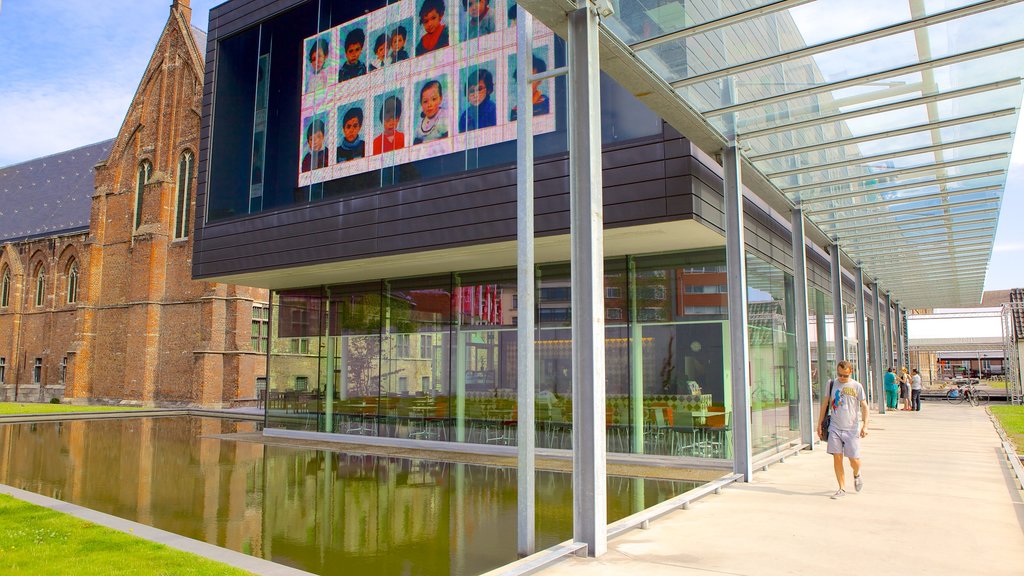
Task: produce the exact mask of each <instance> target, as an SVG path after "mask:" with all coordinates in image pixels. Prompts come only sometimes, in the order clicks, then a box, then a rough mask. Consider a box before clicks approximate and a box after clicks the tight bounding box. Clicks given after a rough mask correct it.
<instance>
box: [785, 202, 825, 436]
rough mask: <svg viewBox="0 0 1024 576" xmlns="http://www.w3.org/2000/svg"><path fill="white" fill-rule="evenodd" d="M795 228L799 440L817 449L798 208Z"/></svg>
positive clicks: (804, 257) (801, 214)
mask: <svg viewBox="0 0 1024 576" xmlns="http://www.w3.org/2000/svg"><path fill="white" fill-rule="evenodd" d="M792 224H793V226H792V227H793V235H792V236H793V292H794V295H793V301H794V303H795V308H796V326H795V327H794V329H795V332H796V381H797V382H799V383H800V385H801V386H802V387H803V388H802V389H801V390H800V440H801V442H803V443H804V444H807V445H808V446H811V447H813V446H814V424H815V422H817V420H816V415H815V413H814V402H813V401H812V394H813V390H814V383H813V382H811V346H810V338H809V336H808V333H807V330H808V325H809V323H810V319H809V318H808V314H807V302H808V301H807V246H806V239H805V238H804V211H803V208H801V207H800V206H797V207H795V208H793V212H792ZM819 345H820V344H819Z"/></svg>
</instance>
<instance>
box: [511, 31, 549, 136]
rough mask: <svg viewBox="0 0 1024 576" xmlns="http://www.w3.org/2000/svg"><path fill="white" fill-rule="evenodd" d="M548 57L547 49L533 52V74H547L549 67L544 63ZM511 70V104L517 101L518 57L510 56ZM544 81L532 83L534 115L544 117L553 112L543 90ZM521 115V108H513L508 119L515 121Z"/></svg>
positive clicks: (536, 49) (542, 48) (537, 49)
mask: <svg viewBox="0 0 1024 576" xmlns="http://www.w3.org/2000/svg"><path fill="white" fill-rule="evenodd" d="M546 56H547V48H544V47H541V48H535V49H534V51H533V73H534V74H540V73H541V72H546V71H547V69H548V65H547V63H546V62H544V58H545V57H546ZM508 62H509V69H510V70H511V71H512V80H511V82H509V102H515V101H516V57H515V55H512V56H509V58H508ZM543 82H544V81H543V80H539V81H536V82H531V84H532V85H533V115H534V116H543V115H544V114H549V113H550V112H551V100H550V99H548V96H547V94H545V93H544V92H543V91H542V90H541V84H542V83H543ZM518 114H519V106H518V105H514V106H512V110H511V111H510V112H509V115H508V119H509V120H510V121H514V120H515V119H516V117H517V116H518Z"/></svg>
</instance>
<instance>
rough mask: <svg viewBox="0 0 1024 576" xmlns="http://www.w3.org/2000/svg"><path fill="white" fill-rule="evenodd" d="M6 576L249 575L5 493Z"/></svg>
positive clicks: (0, 542)
mask: <svg viewBox="0 0 1024 576" xmlns="http://www.w3.org/2000/svg"><path fill="white" fill-rule="evenodd" d="M0 573H2V574H75V575H76V576H89V575H93V574H96V575H103V576H107V575H119V574H147V575H149V574H166V575H168V576H170V575H171V574H173V575H175V576H177V575H205V574H230V575H243V574H249V572H246V571H244V570H239V569H237V568H232V567H230V566H227V565H225V564H220V563H218V562H214V561H212V560H207V559H206V558H201V557H199V556H195V555H193V554H188V553H186V552H181V551H179V550H175V549H173V548H168V547H167V546H164V545H162V544H155V543H153V542H149V541H148V540H143V539H141V538H136V537H134V536H131V535H128V534H125V533H123V532H118V531H117V530H111V529H110V528H104V527H102V526H97V525H96V524H92V523H90V522H86V521H84V520H80V519H78V518H75V517H73V516H68V515H66V514H61V513H60V512H55V511H53V510H50V509H49V508H43V507H41V506H36V505H34V504H29V503H27V502H22V501H21V500H17V499H15V498H11V497H10V496H6V495H4V494H0Z"/></svg>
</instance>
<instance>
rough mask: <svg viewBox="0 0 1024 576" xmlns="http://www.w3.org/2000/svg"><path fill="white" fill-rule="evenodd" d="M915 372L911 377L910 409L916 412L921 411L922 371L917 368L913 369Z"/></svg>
mask: <svg viewBox="0 0 1024 576" xmlns="http://www.w3.org/2000/svg"><path fill="white" fill-rule="evenodd" d="M912 372H913V373H914V375H913V376H911V377H910V409H911V410H914V411H916V412H920V411H921V389H922V386H921V373H920V372H918V370H917V368H914V369H913V370H912Z"/></svg>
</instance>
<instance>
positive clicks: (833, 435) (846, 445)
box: [826, 428, 860, 458]
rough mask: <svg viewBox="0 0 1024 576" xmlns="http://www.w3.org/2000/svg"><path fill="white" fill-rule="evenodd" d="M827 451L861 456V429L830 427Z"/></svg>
mask: <svg viewBox="0 0 1024 576" xmlns="http://www.w3.org/2000/svg"><path fill="white" fill-rule="evenodd" d="M826 452H828V453H829V454H842V455H844V456H846V457H847V458H860V431H858V430H837V429H835V428H832V429H830V430H829V431H828V448H827V449H826Z"/></svg>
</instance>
